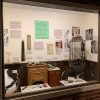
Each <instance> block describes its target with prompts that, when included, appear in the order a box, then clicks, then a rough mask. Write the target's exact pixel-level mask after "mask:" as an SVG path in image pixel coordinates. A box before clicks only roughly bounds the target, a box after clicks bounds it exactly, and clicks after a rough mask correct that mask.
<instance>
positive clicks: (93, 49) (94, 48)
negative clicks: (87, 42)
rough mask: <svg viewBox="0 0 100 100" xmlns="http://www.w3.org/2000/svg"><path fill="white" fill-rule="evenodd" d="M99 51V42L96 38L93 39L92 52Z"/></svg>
mask: <svg viewBox="0 0 100 100" xmlns="http://www.w3.org/2000/svg"><path fill="white" fill-rule="evenodd" d="M97 52H98V43H97V41H96V40H93V41H91V53H97Z"/></svg>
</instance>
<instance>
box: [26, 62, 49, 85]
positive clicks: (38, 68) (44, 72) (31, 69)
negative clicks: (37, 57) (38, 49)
mask: <svg viewBox="0 0 100 100" xmlns="http://www.w3.org/2000/svg"><path fill="white" fill-rule="evenodd" d="M27 72H28V85H32V84H34V83H35V82H38V81H42V82H45V83H48V66H47V64H41V65H35V64H31V65H29V66H28V67H27Z"/></svg>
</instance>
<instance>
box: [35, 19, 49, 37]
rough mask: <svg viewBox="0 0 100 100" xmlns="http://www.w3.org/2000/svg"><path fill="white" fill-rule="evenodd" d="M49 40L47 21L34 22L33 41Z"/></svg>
mask: <svg viewBox="0 0 100 100" xmlns="http://www.w3.org/2000/svg"><path fill="white" fill-rule="evenodd" d="M48 38H49V22H48V21H39V20H36V21H35V39H48Z"/></svg>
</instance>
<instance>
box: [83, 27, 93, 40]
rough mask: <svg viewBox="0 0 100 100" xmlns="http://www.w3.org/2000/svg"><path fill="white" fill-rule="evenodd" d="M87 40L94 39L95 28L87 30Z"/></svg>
mask: <svg viewBox="0 0 100 100" xmlns="http://www.w3.org/2000/svg"><path fill="white" fill-rule="evenodd" d="M85 35H86V40H93V29H87V30H86V31H85Z"/></svg>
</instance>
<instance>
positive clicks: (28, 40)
mask: <svg viewBox="0 0 100 100" xmlns="http://www.w3.org/2000/svg"><path fill="white" fill-rule="evenodd" d="M27 50H31V35H29V34H28V35H27Z"/></svg>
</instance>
